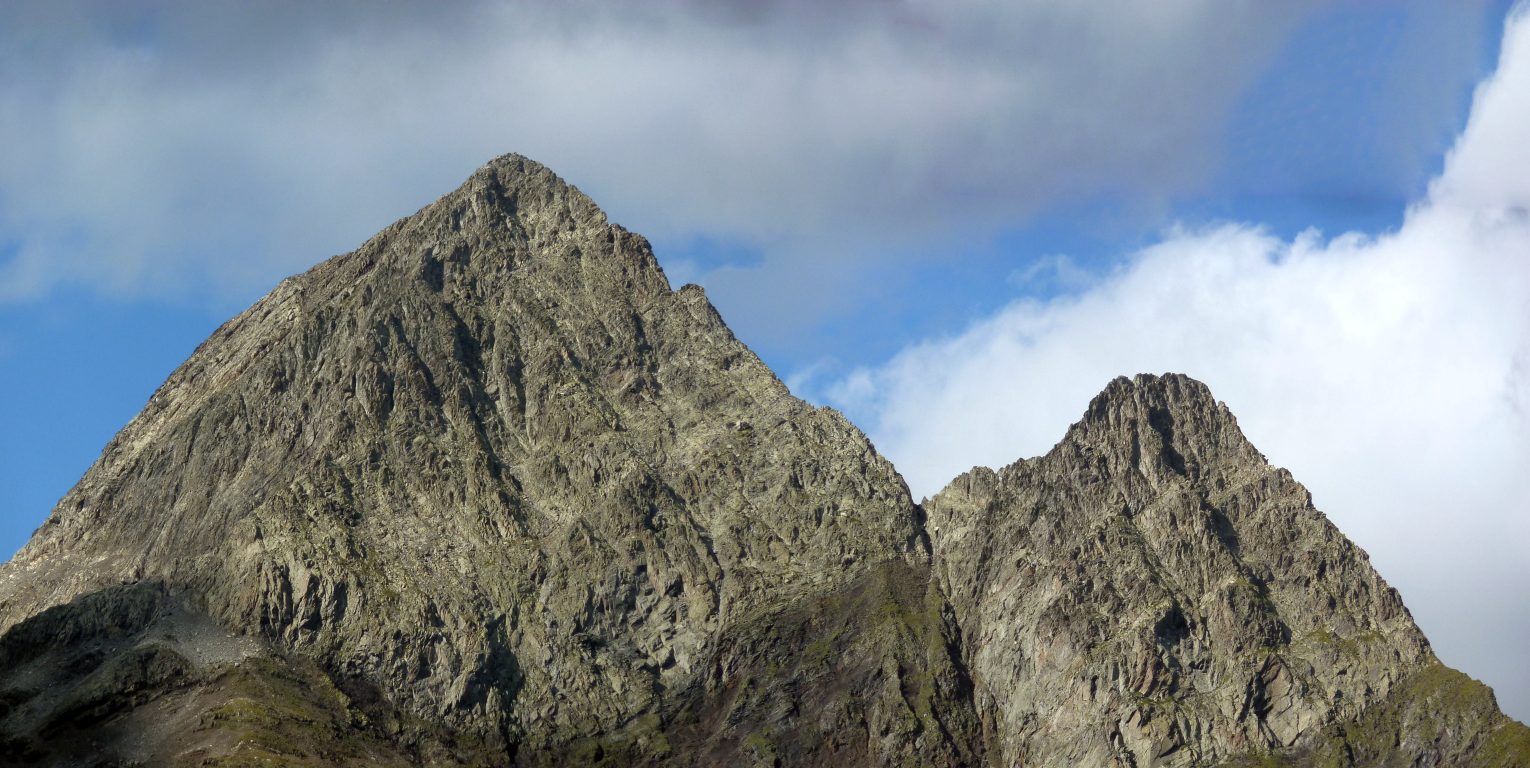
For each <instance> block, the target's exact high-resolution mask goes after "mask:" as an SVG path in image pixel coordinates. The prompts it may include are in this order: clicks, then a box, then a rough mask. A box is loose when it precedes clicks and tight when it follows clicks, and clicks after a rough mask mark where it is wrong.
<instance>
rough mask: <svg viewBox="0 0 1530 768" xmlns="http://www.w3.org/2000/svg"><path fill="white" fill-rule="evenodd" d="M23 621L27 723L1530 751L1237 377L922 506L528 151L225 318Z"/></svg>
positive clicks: (551, 743) (69, 755)
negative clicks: (1379, 569) (1296, 468)
mask: <svg viewBox="0 0 1530 768" xmlns="http://www.w3.org/2000/svg"><path fill="white" fill-rule="evenodd" d="M0 632H3V635H0V763H3V762H6V761H9V762H15V763H28V764H44V765H47V764H53V765H74V764H86V765H93V764H101V765H114V764H135V763H137V764H144V765H270V764H281V765H335V764H357V765H360V764H367V765H371V764H398V765H411V764H422V763H423V764H438V765H504V764H507V763H509V764H517V765H788V766H790V765H834V766H838V767H840V768H843V766H852V765H911V766H912V765H949V766H957V765H994V766H999V765H1005V766H1008V765H1022V764H1023V765H1042V766H1050V765H1056V766H1075V765H1079V766H1090V765H1100V766H1110V765H1122V766H1150V765H1163V766H1189V765H1218V764H1228V765H1239V764H1250V765H1504V766H1510V765H1527V764H1530V731H1527V730H1526V729H1525V728H1524V727H1523V726H1521V725H1519V724H1517V723H1513V722H1512V721H1510V720H1508V719H1507V718H1505V717H1504V716H1503V715H1502V714H1501V713H1499V711H1498V709H1497V706H1496V704H1495V703H1494V701H1493V698H1492V695H1491V692H1490V691H1488V690H1487V689H1486V688H1485V687H1483V686H1481V685H1480V684H1478V683H1476V682H1474V681H1472V680H1470V679H1469V678H1466V677H1465V676H1463V675H1460V674H1459V673H1456V672H1454V671H1451V670H1449V669H1447V668H1445V667H1442V666H1441V665H1440V664H1439V663H1438V661H1436V660H1435V659H1434V657H1433V656H1432V654H1431V652H1430V650H1429V647H1428V643H1427V641H1426V640H1425V639H1424V638H1423V636H1422V635H1421V634H1420V633H1419V631H1418V629H1417V627H1415V626H1414V624H1413V622H1412V620H1411V619H1410V617H1409V616H1408V613H1407V610H1406V609H1405V608H1404V607H1403V605H1402V602H1401V600H1400V599H1399V598H1398V596H1397V594H1396V592H1394V591H1393V590H1392V589H1391V588H1390V587H1388V586H1387V585H1386V584H1385V583H1384V582H1383V581H1382V580H1381V578H1380V577H1379V576H1378V575H1377V574H1376V573H1375V571H1374V570H1373V569H1372V568H1371V567H1370V565H1369V564H1368V563H1367V561H1366V558H1365V555H1364V553H1363V552H1361V551H1359V550H1358V549H1357V548H1356V547H1355V546H1354V545H1353V544H1351V543H1350V542H1349V541H1348V540H1346V539H1345V538H1344V537H1343V535H1342V534H1340V533H1339V532H1338V531H1337V530H1336V529H1335V528H1334V527H1333V526H1332V525H1331V524H1330V523H1329V522H1328V521H1327V519H1326V518H1324V517H1323V515H1322V514H1321V513H1320V512H1318V511H1317V510H1315V509H1314V508H1313V507H1312V505H1311V501H1310V499H1309V497H1308V495H1307V493H1306V492H1305V491H1304V490H1303V489H1302V488H1301V486H1300V485H1298V484H1297V483H1296V482H1295V481H1294V480H1293V479H1292V478H1291V477H1290V476H1289V474H1287V473H1286V472H1284V471H1283V470H1279V469H1275V468H1273V467H1270V466H1269V465H1268V464H1267V463H1266V462H1265V461H1264V459H1263V457H1262V456H1260V455H1259V453H1258V452H1257V451H1256V450H1255V449H1254V448H1253V447H1252V446H1250V445H1249V444H1248V442H1247V441H1246V440H1245V439H1244V438H1243V436H1242V433H1241V432H1240V431H1239V430H1238V427H1237V423H1236V421H1235V420H1234V419H1233V417H1232V415H1231V414H1230V413H1228V412H1227V410H1226V409H1225V407H1223V406H1221V405H1220V404H1218V403H1217V402H1216V401H1215V400H1214V399H1212V397H1211V396H1210V394H1209V393H1208V392H1207V391H1206V389H1205V387H1204V386H1202V385H1201V384H1199V383H1197V382H1195V381H1193V380H1190V379H1188V378H1185V377H1182V376H1165V377H1161V378H1157V377H1151V376H1139V377H1137V378H1135V379H1130V380H1128V379H1118V380H1116V381H1115V382H1112V383H1111V384H1110V386H1109V387H1108V388H1107V389H1106V390H1105V392H1104V393H1102V394H1101V395H1100V396H1099V397H1098V398H1096V400H1095V401H1094V402H1093V403H1092V404H1091V405H1090V407H1089V410H1088V412H1087V413H1086V414H1085V416H1084V418H1083V420H1081V421H1080V422H1079V423H1078V424H1075V425H1074V427H1073V428H1072V429H1071V430H1070V431H1069V433H1068V435H1067V436H1066V437H1065V438H1064V439H1063V441H1062V442H1061V443H1059V444H1058V446H1057V447H1056V448H1055V449H1053V451H1052V452H1051V453H1049V454H1047V455H1046V456H1043V457H1040V458H1037V459H1031V460H1026V461H1021V462H1018V463H1016V464H1014V465H1011V466H1009V467H1006V468H1004V469H1002V470H999V471H997V472H995V471H992V470H988V469H981V468H980V469H974V470H972V471H971V472H969V473H967V474H965V475H963V476H962V477H960V478H958V479H957V480H956V481H955V482H953V483H952V484H951V486H950V487H948V488H947V489H946V490H944V491H942V492H941V493H940V494H938V495H937V496H936V497H935V498H933V499H931V500H929V501H927V502H926V503H925V504H923V505H916V504H915V503H914V502H913V500H912V499H911V498H910V497H909V494H908V491H907V488H906V487H905V485H904V484H903V481H902V479H901V478H900V477H899V476H898V474H897V472H896V471H895V470H894V468H893V467H892V466H891V465H890V464H889V463H888V462H887V461H886V460H885V459H883V458H882V457H881V456H880V455H878V454H877V452H876V450H875V449H874V448H873V447H872V446H871V444H870V443H869V442H868V441H867V440H866V438H865V436H864V435H863V434H861V433H860V432H859V431H858V430H857V429H856V428H855V427H854V426H853V425H851V424H850V423H849V422H847V421H846V420H845V419H844V418H843V417H842V416H840V415H839V414H838V413H836V412H834V411H832V410H829V409H822V408H814V407H812V406H810V405H808V404H806V403H804V402H802V401H800V400H797V399H796V398H794V397H792V396H791V394H790V393H789V392H788V391H787V390H786V388H785V387H784V386H783V385H782V384H781V382H780V381H779V380H777V379H776V377H775V376H774V375H773V374H772V373H771V372H770V371H769V370H768V369H767V368H766V367H765V366H764V365H763V364H762V363H761V362H760V360H759V359H758V358H757V357H756V356H755V355H754V354H753V353H752V352H750V351H749V350H748V349H747V348H746V347H744V346H743V345H742V344H741V343H739V341H738V340H737V339H735V338H734V337H733V335H732V334H731V333H730V332H729V331H728V329H727V327H726V326H725V325H724V324H723V322H722V320H721V318H720V317H719V316H718V314H717V312H716V311H715V310H714V309H713V308H712V306H711V304H710V303H709V302H708V301H707V300H706V297H705V296H704V295H703V294H702V292H701V289H700V288H697V287H695V286H687V287H685V288H682V289H680V290H679V291H672V290H671V289H670V287H669V284H668V281H667V280H666V279H665V277H664V274H663V272H662V271H661V270H660V268H659V266H658V264H657V262H656V261H655V259H654V256H653V253H652V251H651V249H650V248H649V246H648V243H647V242H646V241H644V240H643V239H642V238H641V237H639V236H637V235H634V234H632V233H629V232H627V231H626V230H623V229H622V228H620V227H618V226H615V225H612V224H610V223H609V222H607V220H606V218H605V216H604V214H602V213H601V211H600V210H599V209H598V208H597V207H596V206H595V205H594V203H592V202H591V201H590V200H589V199H588V198H587V197H585V196H584V195H583V194H581V193H580V192H579V191H578V190H576V189H574V188H573V187H570V186H568V185H567V184H565V183H564V182H562V181H561V180H560V179H558V178H557V177H556V176H554V175H553V174H552V173H551V172H550V171H548V170H547V169H546V168H543V167H542V166H540V165H537V164H536V163H533V162H531V161H529V160H526V159H525V158H521V157H518V156H507V157H504V158H500V159H498V160H496V161H494V162H492V163H490V164H489V165H486V166H485V167H483V168H482V169H480V170H479V171H478V172H477V173H475V174H474V175H473V176H472V177H471V178H470V179H469V180H468V181H467V183H466V184H464V185H463V186H462V187H461V188H460V189H458V190H457V191H455V192H453V193H452V194H450V195H447V196H446V197H444V198H442V199H441V200H439V201H437V202H436V203H434V204H432V205H430V206H429V207H427V208H425V209H424V210H422V211H420V212H419V213H417V214H415V215H414V216H411V217H409V218H407V219H404V220H402V221H400V222H398V223H396V224H394V225H393V226H391V227H389V228H388V229H386V230H384V231H383V232H382V233H380V234H378V235H377V236H376V237H374V238H373V239H372V240H371V241H369V242H368V243H366V244H365V245H363V246H362V247H361V248H360V249H358V250H357V251H355V252H353V253H350V254H346V255H343V256H339V257H336V258H334V259H331V260H329V261H327V262H325V263H324V264H321V265H319V266H318V267H316V268H314V269H313V270H311V271H309V272H308V273H306V274H303V275H300V276H298V277H295V278H292V279H290V280H287V281H285V282H283V283H282V284H281V285H280V286H278V287H277V289H276V290H275V291H273V292H272V293H271V294H270V295H268V296H267V297H265V298H264V299H262V300H260V301H259V302H257V303H256V304H255V305H254V306H253V307H251V308H250V309H249V310H247V311H246V312H244V313H243V314H241V315H239V316H238V317H236V318H234V319H233V320H231V321H230V322H229V323H228V324H226V325H225V326H224V327H223V328H221V329H219V330H218V331H217V332H216V333H215V334H214V335H213V336H212V338H210V339H208V341H207V342H206V343H204V344H203V345H202V347H201V348H199V349H198V350H197V352H196V353H195V354H194V355H193V356H192V357H191V359H190V360H188V361H187V362H186V363H185V364H184V365H183V366H181V368H180V369H179V370H177V371H176V372H175V373H174V374H173V375H172V376H171V377H170V379H169V380H168V381H167V382H166V383H165V384H164V386H163V387H162V388H161V389H160V391H159V392H158V393H156V394H155V395H154V397H153V398H152V399H151V400H150V401H149V403H148V405H147V406H146V407H145V409H144V411H143V412H142V413H141V414H140V415H139V416H138V417H137V418H135V419H134V420H133V421H132V423H130V424H129V425H128V426H127V427H126V428H125V429H123V431H122V432H121V434H119V435H118V436H117V437H116V438H115V439H114V440H113V441H112V442H111V443H110V444H109V445H108V446H107V447H106V449H105V451H104V452H103V454H102V456H101V458H100V460H99V461H98V462H97V463H96V465H95V466H93V467H92V468H91V469H90V471H89V472H88V473H87V474H86V475H85V477H84V478H83V479H82V480H81V481H80V483H79V485H78V486H76V487H75V488H74V489H73V490H72V491H70V493H69V494H68V495H67V496H65V497H64V499H63V500H62V501H60V502H59V505H58V507H57V508H56V509H55V510H54V513H53V515H52V517H51V518H50V519H49V520H48V522H47V523H46V524H45V525H44V527H43V528H42V529H41V530H39V531H38V532H37V534H36V536H35V537H34V538H33V540H32V541H31V542H30V543H29V544H28V545H27V546H26V548H25V549H23V550H22V551H21V552H20V553H19V554H17V556H16V557H15V558H14V559H13V560H12V561H11V562H10V563H9V564H7V565H5V566H4V567H3V569H0Z"/></svg>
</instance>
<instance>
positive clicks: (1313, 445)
mask: <svg viewBox="0 0 1530 768" xmlns="http://www.w3.org/2000/svg"><path fill="white" fill-rule="evenodd" d="M1527 125H1530V18H1526V17H1525V16H1523V15H1520V14H1518V13H1516V11H1515V10H1514V9H1513V7H1512V6H1511V4H1510V3H1509V2H1504V1H1501V0H1462V1H1460V2H1450V3H1440V2H1429V1H1426V0H1397V1H1396V2H1387V3H1381V2H1362V1H1361V0H1345V1H1342V2H1341V1H1339V0H1295V1H1293V2H1281V3H1269V2H1256V1H1255V0H1244V1H1242V2H1240V1H1238V0H1153V1H1152V2H1149V1H1148V0H1119V1H1118V2H1112V3H1095V4H1083V3H1066V4H1064V3H1051V2H1040V1H1039V0H1032V1H1027V0H1010V1H1008V2H1000V1H999V0H946V1H944V2H934V1H933V0H852V1H851V2H844V3H833V4H823V3H810V2H806V0H784V1H782V2H758V1H754V0H749V1H745V0H736V1H735V2H701V1H700V0H693V1H685V2H682V1H680V0H673V1H669V2H644V3H638V2H632V3H620V2H613V3H599V4H597V3H593V2H578V1H576V2H567V3H556V4H553V3H527V2H462V3H452V4H435V3H410V2H391V3H384V4H377V3H364V2H359V1H357V2H333V3H324V4H313V3H296V2H293V3H283V2H267V3H259V4H251V3H232V2H230V3H221V2H214V3H190V2H187V3H135V4H125V3H111V2H106V1H105V0H101V1H99V2H67V1H65V2H47V3H42V2H38V3H28V2H19V3H7V4H5V5H4V6H3V8H0V142H3V143H4V146H5V147H6V151H5V152H3V153H0V488H4V489H5V490H4V491H3V492H0V493H3V495H0V556H8V555H9V553H11V552H13V551H14V550H15V549H17V548H19V547H20V546H21V545H22V544H23V543H24V542H25V540H26V538H27V537H28V536H29V535H30V533H31V531H32V530H33V529H35V528H36V527H37V526H38V525H40V524H41V523H42V521H43V520H44V519H45V518H46V516H47V514H48V512H49V510H50V509H51V507H52V506H53V504H54V503H55V502H56V501H57V500H58V498H59V497H60V496H62V495H63V494H64V492H66V491H67V490H68V489H69V487H70V486H71V485H72V484H73V483H74V482H76V481H77V480H78V478H79V477H80V475H81V474H82V473H83V472H84V471H85V469H86V468H87V467H88V466H89V465H90V464H91V463H92V462H93V461H94V460H95V458H96V457H97V456H98V455H99V452H100V450H101V448H102V447H103V446H104V445H105V443H106V442H107V441H108V440H109V439H110V437H111V436H112V435H113V434H114V433H115V432H116V431H117V430H118V429H119V428H121V426H123V425H124V424H125V423H126V422H127V421H128V420H129V419H130V418H131V417H132V416H133V415H134V414H135V413H136V412H137V411H138V410H139V409H140V408H141V407H142V406H143V404H144V402H145V401H146V400H147V399H148V397H149V395H150V394H151V393H152V392H153V391H154V389H155V388H156V387H158V385H159V384H160V383H161V382H162V381H163V380H164V379H165V377H166V376H167V375H168V374H169V373H170V371H171V370H173V368H174V367H175V366H176V365H178V364H179V363H180V361H182V360H183V359H185V357H186V356H187V355H189V354H190V353H191V351H192V350H193V349H194V348H195V346H196V345H197V344H198V343H199V342H200V341H201V340H202V339H203V338H205V337H206V336H207V335H209V334H210V333H211V332H212V330H213V329H215V328H216V327H217V326H218V325H219V324H220V323H221V322H222V321H223V320H225V319H227V318H228V317H230V316H232V315H233V314H235V313H236V312H238V311H239V310H240V309H242V308H243V307H244V306H247V305H248V304H249V303H250V302H252V301H253V300H254V299H256V298H258V297H259V296H260V295H262V294H263V293H265V292H266V291H267V290H269V289H270V288H271V287H273V286H274V285H275V284H276V282H277V281H279V280H280V279H281V278H283V277H285V276H287V275H289V274H292V273H294V272H298V271H301V270H303V269H306V268H308V267H309V266H312V265H313V264H315V263H317V262H318V261H321V260H322V259H324V258H327V257H328V256H331V255H333V254H336V253H342V252H345V251H347V250H349V249H351V248H353V247H355V246H357V245H359V244H360V243H361V242H362V241H363V240H364V239H366V238H367V237H368V236H369V235H370V234H372V233H373V232H375V231H377V230H379V229H381V228H382V227H384V226H386V225H387V224H388V223H390V222H391V221H393V220H394V219H396V218H399V217H401V216H405V215H408V214H409V213H412V212H413V211H415V210H417V209H418V208H420V207H421V206H423V205H425V204H427V203H429V202H430V201H432V200H433V199H435V198H436V197H438V196H439V195H441V194H444V193H445V192H447V191H449V190H451V189H452V188H454V187H455V186H456V185H457V184H459V183H460V182H461V181H462V180H463V179H464V178H466V177H467V175H468V174H469V173H471V172H472V170H473V169H475V168H476V167H478V166H479V165H481V164H482V163H483V162H484V161H486V160H488V159H489V158H491V157H493V156H496V155H499V154H502V153H505V152H512V151H514V152H520V153H522V154H525V155H528V156H530V157H532V158H534V159H537V160H539V161H541V162H543V163H545V164H547V165H548V166H550V167H551V168H553V169H554V170H555V171H557V172H558V173H559V174H561V175H562V176H564V178H566V179H568V180H569V181H571V182H573V183H574V184H576V185H578V186H579V187H580V188H581V189H583V190H584V191H585V192H587V193H589V194H590V195H591V196H592V197H593V198H594V199H595V200H596V201H597V202H598V203H599V204H601V205H602V206H603V207H604V208H605V209H606V210H607V211H608V212H609V213H610V215H611V217H612V219H613V220H615V221H617V222H619V223H621V224H623V225H624V226H627V227H628V228H630V229H633V230H635V231H638V232H641V233H643V234H645V235H646V236H648V237H649V238H650V239H651V240H652V241H653V243H654V246H655V250H656V252H657V255H658V257H659V260H660V263H661V264H662V265H663V267H664V268H665V270H666V272H667V273H668V274H669V276H670V278H671V281H672V282H673V283H674V284H675V285H676V286H677V287H678V286H679V285H680V284H681V283H684V282H697V283H700V284H702V285H703V286H705V287H706V289H707V292H708V295H709V296H710V297H711V298H712V300H713V302H714V303H715V304H716V305H717V306H718V308H719V310H720V311H721V312H722V314H723V316H724V318H725V319H727V320H728V322H729V324H730V325H731V326H732V327H733V328H734V330H735V331H736V332H737V333H738V335H739V336H740V337H741V338H742V339H743V340H744V341H745V342H747V343H749V344H750V345H751V346H753V347H754V348H755V349H756V350H757V351H759V352H760V354H761V356H762V357H764V358H765V360H766V362H768V363H769V364H770V365H771V366H772V367H773V368H774V369H775V370H776V371H777V372H778V373H779V374H780V375H781V376H782V378H783V379H784V380H786V381H787V383H788V384H789V385H790V386H791V387H792V388H793V390H794V391H795V392H797V393H798V394H799V395H801V396H803V397H806V398H808V399H809V400H812V401H814V402H817V403H820V404H825V405H830V406H833V407H836V408H839V409H841V410H843V411H844V412H845V413H846V414H847V415H848V416H850V417H851V419H852V420H853V421H855V422H856V423H857V424H858V425H859V426H860V427H861V428H863V429H864V430H866V431H867V432H868V434H870V436H871V437H872V439H873V441H874V442H875V444H876V445H877V446H878V447H879V449H880V450H881V451H882V452H883V453H885V454H886V455H888V456H889V457H890V458H891V459H892V460H893V461H894V463H895V464H896V465H897V466H898V467H899V469H900V470H901V471H902V472H903V474H904V476H905V478H906V479H907V480H908V482H909V484H910V487H911V488H912V490H913V491H914V493H915V496H916V497H918V496H924V495H930V494H933V493H935V492H936V491H938V490H939V488H940V487H941V485H942V484H943V483H944V482H945V481H946V480H947V479H949V478H950V477H952V476H954V475H956V474H957V473H959V472H961V471H964V470H966V469H967V468H969V467H971V466H973V465H977V464H983V465H988V466H1002V465H1005V464H1008V463H1010V462H1012V461H1014V460H1016V459H1019V458H1022V457H1027V456H1034V455H1038V454H1041V453H1044V452H1045V451H1046V450H1048V449H1049V448H1050V447H1051V446H1052V445H1053V444H1054V443H1055V442H1056V440H1058V439H1059V438H1060V437H1061V436H1062V434H1063V432H1064V430H1065V428H1066V426H1067V425H1068V423H1070V422H1071V421H1072V420H1074V419H1076V418H1077V417H1078V416H1079V415H1080V414H1082V412H1083V408H1084V405H1085V404H1086V403H1087V402H1088V400H1089V398H1090V397H1091V396H1093V395H1094V394H1095V393H1097V392H1098V391H1099V390H1100V389H1101V388H1103V386H1104V385H1105V383H1106V382H1107V381H1109V380H1110V379H1111V378H1112V377H1114V376H1116V375H1121V374H1132V373H1137V372H1163V371H1170V370H1173V371H1181V372H1184V373H1188V374H1190V375H1192V376H1195V377H1197V378H1200V379H1202V380H1203V381H1206V382H1207V383H1208V384H1209V385H1210V386H1211V388H1212V391H1213V392H1214V393H1215V394H1216V395H1217V396H1218V397H1219V398H1221V399H1223V400H1224V401H1226V402H1227V403H1228V405H1229V406H1230V407H1231V408H1232V410H1233V412H1234V413H1235V414H1237V416H1238V418H1239V420H1240V423H1241V424H1242V425H1243V427H1244V430H1245V432H1247V434H1248V435H1249V437H1250V438H1251V439H1252V440H1253V441H1254V443H1255V444H1256V445H1257V446H1258V447H1259V448H1260V449H1261V450H1262V451H1263V452H1264V453H1265V454H1266V456H1268V457H1269V459H1270V461H1271V462H1272V463H1274V464H1277V465H1280V466H1285V467H1288V468H1289V469H1291V470H1292V472H1293V473H1294V474H1295V476H1296V477H1297V478H1298V479H1299V480H1301V481H1302V482H1303V483H1304V484H1306V485H1307V486H1308V488H1309V489H1311V491H1312V493H1313V496H1314V500H1315V501H1316V503H1317V505H1318V506H1319V507H1320V508H1321V509H1323V510H1324V511H1325V512H1326V513H1327V514H1328V515H1329V517H1330V518H1331V519H1332V520H1333V521H1334V522H1335V523H1336V524H1337V525H1338V526H1339V527H1340V528H1341V529H1342V530H1343V531H1344V532H1345V533H1346V534H1347V535H1349V536H1350V537H1351V538H1352V539H1354V540H1355V541H1356V542H1357V543H1358V544H1360V545H1361V546H1362V547H1363V548H1364V549H1366V551H1367V552H1369V554H1370V555H1371V557H1372V560H1373V563H1374V564H1375V565H1376V567H1377V568H1378V569H1379V570H1380V571H1381V573H1382V575H1383V576H1384V577H1386V578H1387V579H1388V580H1389V581H1390V582H1391V583H1392V584H1393V585H1394V586H1396V587H1397V588H1398V589H1399V590H1400V591H1401V593H1402V595H1403V598H1404V600H1405V601H1406V603H1407V604H1408V606H1409V607H1410V609H1411V610H1412V612H1413V614H1414V616H1415V618H1416V619H1417V620H1418V622H1419V624H1420V625H1421V626H1422V627H1423V629H1424V631H1425V632H1426V633H1427V634H1428V635H1429V637H1430V638H1431V640H1432V641H1433V643H1434V645H1435V648H1436V651H1437V652H1438V653H1439V655H1440V656H1441V658H1442V659H1443V660H1444V661H1446V662H1447V663H1449V664H1451V665H1453V666H1456V667H1458V668H1461V669H1463V670H1465V671H1466V672H1468V673H1470V674H1472V675H1473V676H1475V677H1477V678H1479V679H1482V680H1484V681H1485V682H1487V683H1488V684H1490V685H1492V686H1493V687H1494V688H1495V690H1496V691H1497V693H1498V696H1499V700H1500V702H1501V703H1502V704H1503V705H1504V707H1505V709H1506V710H1507V711H1508V712H1509V713H1510V714H1512V715H1514V716H1516V717H1517V718H1519V719H1520V720H1522V721H1523V720H1530V660H1526V659H1525V658H1524V657H1523V652H1522V651H1523V648H1524V647H1525V645H1526V643H1527V642H1530V602H1527V601H1525V600H1524V599H1523V594H1524V590H1525V588H1526V587H1527V586H1530V472H1527V471H1526V468H1527V467H1530V142H1526V141H1524V140H1523V139H1522V138H1521V136H1520V134H1522V133H1523V132H1524V126H1527Z"/></svg>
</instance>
